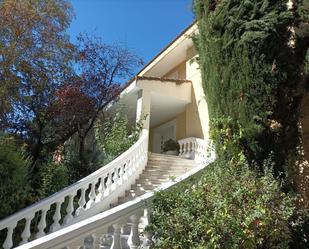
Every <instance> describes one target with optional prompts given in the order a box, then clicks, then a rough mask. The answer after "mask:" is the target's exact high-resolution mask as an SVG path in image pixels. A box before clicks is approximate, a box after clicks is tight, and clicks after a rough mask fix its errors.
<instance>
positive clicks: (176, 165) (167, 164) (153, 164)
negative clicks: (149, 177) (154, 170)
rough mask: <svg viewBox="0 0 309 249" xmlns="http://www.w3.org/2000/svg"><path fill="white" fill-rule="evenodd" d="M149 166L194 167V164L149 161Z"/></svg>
mask: <svg viewBox="0 0 309 249" xmlns="http://www.w3.org/2000/svg"><path fill="white" fill-rule="evenodd" d="M147 167H160V168H186V167H190V168H193V167H194V165H193V164H176V163H148V164H147Z"/></svg>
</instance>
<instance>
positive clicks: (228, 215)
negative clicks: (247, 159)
mask: <svg viewBox="0 0 309 249" xmlns="http://www.w3.org/2000/svg"><path fill="white" fill-rule="evenodd" d="M264 167H265V168H269V167H270V166H269V165H268V163H265V164H264ZM294 213H295V208H294V206H293V200H292V198H291V197H289V196H288V195H286V194H284V193H283V192H282V191H281V190H280V185H279V184H278V181H277V180H276V179H274V177H273V176H272V173H271V172H270V171H269V170H267V172H266V173H265V175H257V174H256V173H253V172H252V171H251V170H249V168H248V165H246V164H244V163H242V164H241V165H239V167H238V168H237V169H236V170H235V165H234V164H233V163H232V164H231V163H230V162H227V161H225V160H218V161H216V162H215V163H214V164H212V165H211V166H209V167H207V169H206V170H205V172H204V173H203V175H202V176H201V177H199V178H198V179H191V182H189V183H185V184H183V185H180V186H178V187H176V188H174V189H173V190H171V191H169V192H159V193H158V194H157V196H156V198H155V200H154V206H153V212H152V221H153V223H152V224H151V230H153V231H155V235H156V237H157V239H158V240H157V241H158V243H157V244H156V246H155V248H161V249H162V248H169V249H170V248H246V249H247V248H288V247H289V243H290V241H291V234H292V230H291V226H290V224H291V221H292V218H293V214H294Z"/></svg>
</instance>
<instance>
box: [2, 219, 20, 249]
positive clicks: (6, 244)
mask: <svg viewBox="0 0 309 249" xmlns="http://www.w3.org/2000/svg"><path fill="white" fill-rule="evenodd" d="M16 225H17V223H14V224H10V225H9V226H8V227H7V233H6V239H5V241H4V243H3V245H2V246H3V248H4V249H10V248H12V247H13V232H14V229H15V227H16Z"/></svg>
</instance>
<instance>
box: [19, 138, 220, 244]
mask: <svg viewBox="0 0 309 249" xmlns="http://www.w3.org/2000/svg"><path fill="white" fill-rule="evenodd" d="M199 142H200V141H199ZM207 144H208V145H210V146H209V147H208V153H207V160H206V163H205V164H200V165H198V166H196V167H194V168H192V170H190V171H189V172H187V173H186V174H184V175H182V176H179V177H177V178H176V179H175V180H173V181H169V182H168V183H165V184H163V185H161V186H160V187H158V188H157V189H155V191H154V192H149V193H146V194H144V195H142V196H140V197H137V198H135V199H134V200H132V201H128V202H126V203H124V204H121V205H119V206H116V207H115V208H112V209H110V210H107V211H105V212H103V213H100V214H97V215H95V216H93V217H91V218H88V219H86V220H83V221H81V222H79V223H76V224H74V225H71V226H69V227H66V228H64V229H62V230H61V231H57V232H55V233H52V234H50V235H47V236H45V237H43V238H40V239H37V240H34V241H32V242H30V243H28V244H26V245H24V246H20V247H18V248H16V249H40V248H46V249H48V248H50V249H51V248H53V249H60V248H63V247H66V246H67V247H68V248H79V247H80V246H83V245H84V239H85V238H87V237H89V236H92V238H93V244H92V248H100V244H101V240H102V238H104V235H105V234H107V232H108V231H110V230H111V229H110V227H112V228H113V229H112V230H113V242H112V243H113V244H112V248H114V249H119V248H121V232H120V231H121V228H122V227H123V226H124V225H125V224H126V223H127V222H128V221H129V223H130V224H131V227H130V229H131V233H130V236H129V238H128V240H127V243H128V245H129V247H130V248H138V246H140V244H141V242H142V241H141V237H140V234H139V228H141V227H143V228H145V227H146V226H147V225H148V224H149V208H151V203H152V200H153V199H154V195H155V192H157V191H165V190H168V189H170V188H172V187H173V186H175V185H176V184H178V183H179V182H181V181H183V180H185V179H188V178H189V177H191V176H192V175H195V174H197V173H199V172H200V171H201V170H202V169H204V168H205V167H206V166H208V165H209V164H210V163H212V162H213V161H214V160H215V152H214V149H213V147H212V146H211V144H212V143H207ZM205 154H206V151H205ZM143 235H144V236H145V237H146V238H145V239H144V244H145V245H146V246H147V245H149V243H151V234H150V235H149V234H147V232H144V233H143Z"/></svg>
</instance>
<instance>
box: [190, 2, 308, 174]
mask: <svg viewBox="0 0 309 249" xmlns="http://www.w3.org/2000/svg"><path fill="white" fill-rule="evenodd" d="M194 8H195V13H196V17H197V20H198V26H199V31H200V32H199V34H198V35H197V36H195V37H194V40H195V44H196V47H197V50H198V54H199V58H198V60H199V64H200V67H201V72H202V78H203V83H204V89H205V94H206V98H207V102H208V106H209V112H210V117H211V123H210V125H211V128H212V135H213V138H215V142H216V144H217V148H219V150H223V152H227V150H228V151H230V156H234V155H233V151H237V153H239V152H242V153H243V155H245V157H246V159H247V160H248V161H249V162H250V164H252V165H253V164H255V163H257V164H258V165H262V162H263V161H264V160H265V159H266V158H268V157H269V155H270V154H272V155H273V160H274V163H275V165H274V170H275V173H276V174H280V173H282V172H284V169H283V166H282V165H284V163H285V160H286V155H288V154H289V153H294V154H296V152H295V148H296V145H297V142H298V137H299V136H298V128H297V122H298V118H299V117H298V108H299V96H297V95H296V94H295V92H296V91H297V90H298V88H299V87H300V85H301V84H300V83H301V80H302V79H301V77H302V76H301V75H302V74H301V70H302V64H303V62H304V58H305V52H306V50H304V49H302V46H303V44H302V43H301V42H300V40H296V43H295V47H293V46H289V41H290V39H291V37H292V36H291V33H290V31H289V29H288V27H289V26H292V25H293V23H294V21H295V16H294V13H293V12H292V11H290V10H288V9H287V5H286V1H267V0H262V1H254V0H240V1H232V0H222V1H213V0H195V1H194ZM222 125H223V126H225V128H223V130H222V129H221V128H220V127H222ZM222 132H227V134H225V135H224V136H222ZM287 141H288V143H287ZM228 154H229V153H228ZM223 156H225V155H223Z"/></svg>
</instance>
